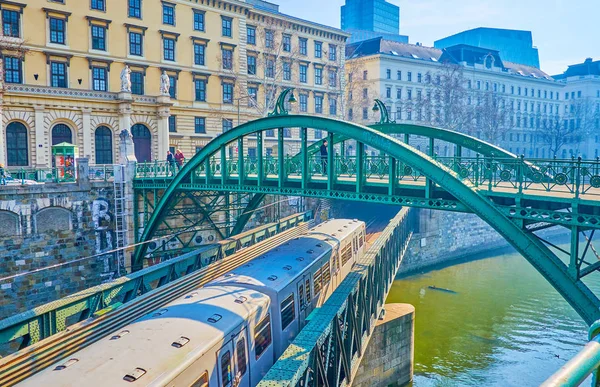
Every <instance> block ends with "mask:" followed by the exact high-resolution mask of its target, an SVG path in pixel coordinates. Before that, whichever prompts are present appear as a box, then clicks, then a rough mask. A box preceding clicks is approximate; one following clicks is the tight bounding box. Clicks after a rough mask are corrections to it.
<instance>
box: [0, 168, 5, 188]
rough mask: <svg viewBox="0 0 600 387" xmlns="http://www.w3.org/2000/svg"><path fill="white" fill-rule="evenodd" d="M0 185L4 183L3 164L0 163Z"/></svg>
mask: <svg viewBox="0 0 600 387" xmlns="http://www.w3.org/2000/svg"><path fill="white" fill-rule="evenodd" d="M0 185H6V171H5V169H4V164H0Z"/></svg>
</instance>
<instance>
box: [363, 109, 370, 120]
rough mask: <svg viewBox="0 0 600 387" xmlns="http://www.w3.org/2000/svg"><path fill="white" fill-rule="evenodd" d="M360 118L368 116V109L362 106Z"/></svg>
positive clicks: (364, 118)
mask: <svg viewBox="0 0 600 387" xmlns="http://www.w3.org/2000/svg"><path fill="white" fill-rule="evenodd" d="M362 113H363V114H362V119H363V120H366V119H368V118H369V110H368V109H367V108H363V112H362Z"/></svg>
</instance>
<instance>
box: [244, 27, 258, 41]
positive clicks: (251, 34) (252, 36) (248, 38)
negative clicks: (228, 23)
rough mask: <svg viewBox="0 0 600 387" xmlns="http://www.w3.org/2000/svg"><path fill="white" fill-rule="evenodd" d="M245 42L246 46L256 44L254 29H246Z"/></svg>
mask: <svg viewBox="0 0 600 387" xmlns="http://www.w3.org/2000/svg"><path fill="white" fill-rule="evenodd" d="M246 41H247V42H248V44H256V27H250V26H248V27H246Z"/></svg>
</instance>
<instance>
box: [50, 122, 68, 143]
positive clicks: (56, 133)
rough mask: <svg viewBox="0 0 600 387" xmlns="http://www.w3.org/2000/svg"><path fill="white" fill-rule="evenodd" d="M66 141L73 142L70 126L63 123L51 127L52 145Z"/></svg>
mask: <svg viewBox="0 0 600 387" xmlns="http://www.w3.org/2000/svg"><path fill="white" fill-rule="evenodd" d="M63 142H68V143H69V144H73V133H72V132H71V128H69V127H68V126H67V125H65V124H57V125H54V127H53V128H52V145H56V144H60V143H63Z"/></svg>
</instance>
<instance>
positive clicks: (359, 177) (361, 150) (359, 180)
mask: <svg viewBox="0 0 600 387" xmlns="http://www.w3.org/2000/svg"><path fill="white" fill-rule="evenodd" d="M364 157H365V144H363V143H362V142H357V143H356V192H361V191H362V188H363V174H364Z"/></svg>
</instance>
